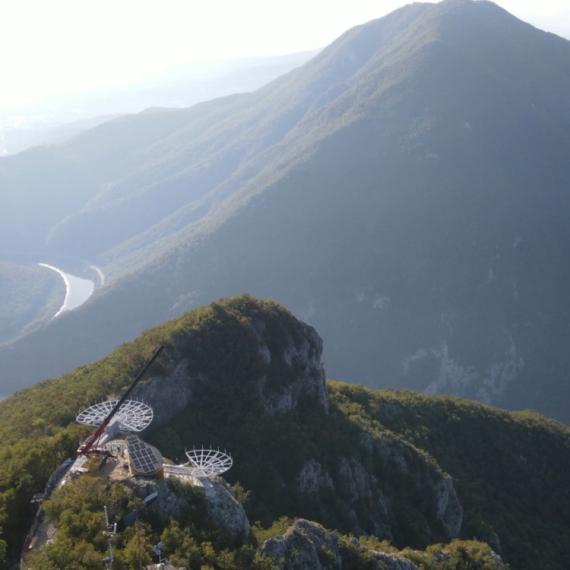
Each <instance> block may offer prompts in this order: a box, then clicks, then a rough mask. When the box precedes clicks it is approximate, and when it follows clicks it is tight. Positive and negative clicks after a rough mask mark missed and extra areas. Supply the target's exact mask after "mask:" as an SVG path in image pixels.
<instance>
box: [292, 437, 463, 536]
mask: <svg viewBox="0 0 570 570" xmlns="http://www.w3.org/2000/svg"><path fill="white" fill-rule="evenodd" d="M359 443H360V445H359V448H360V449H355V452H357V453H359V458H358V459H357V457H356V456H341V457H340V458H339V461H338V465H337V466H336V468H335V469H332V468H329V470H326V469H325V468H324V467H323V465H321V463H319V462H318V461H317V460H315V459H314V458H313V459H309V460H308V461H306V462H305V463H304V464H303V467H302V468H301V470H300V472H299V474H298V475H297V479H296V483H297V487H298V490H299V491H300V492H301V493H303V494H306V495H307V498H310V499H311V500H313V501H320V504H321V510H322V511H323V512H325V513H326V512H327V509H328V503H327V496H328V495H330V492H333V493H335V495H336V496H338V497H339V498H340V499H341V500H342V502H343V505H344V512H345V514H346V516H347V517H348V518H349V519H350V520H351V529H350V531H351V532H352V533H353V534H355V535H363V534H373V535H375V536H378V537H380V538H383V539H388V540H393V538H394V537H393V534H392V531H391V528H390V525H391V522H392V521H393V520H394V519H395V518H396V514H397V510H398V509H399V508H401V507H402V506H403V505H402V503H401V502H400V496H399V494H398V493H395V492H394V485H393V482H394V481H396V480H397V481H402V482H405V486H406V488H407V493H410V494H413V495H415V496H416V497H417V499H418V500H417V501H416V503H417V506H414V508H417V509H418V512H417V514H418V516H420V517H421V518H422V519H423V520H425V521H433V522H432V523H431V526H430V525H428V523H427V522H426V528H425V530H424V533H425V536H426V537H429V538H430V539H433V540H435V541H440V540H445V541H447V540H450V539H452V538H455V537H457V536H459V532H460V530H461V524H462V521H463V508H462V506H461V503H460V502H459V498H458V496H457V493H456V491H455V488H454V486H453V480H452V478H451V477H449V476H447V475H445V474H444V473H442V472H441V471H440V470H439V469H438V468H437V464H436V463H435V461H429V458H427V457H426V456H425V455H424V454H423V453H421V452H420V451H418V450H417V449H415V448H414V447H413V446H411V445H409V444H407V443H406V442H403V441H401V440H399V439H396V438H394V437H389V436H388V435H385V436H382V434H381V435H379V436H378V435H377V436H375V437H373V436H372V435H370V434H369V433H366V432H363V433H362V434H361V436H360V442H359ZM375 463H376V464H378V463H381V464H382V465H383V470H384V475H383V477H380V476H378V475H377V473H376V470H373V469H371V468H370V466H371V465H374V464H375ZM365 464H366V465H367V467H365ZM420 504H421V505H422V506H421V507H420V506H419V505H420ZM405 506H406V508H409V505H405Z"/></svg>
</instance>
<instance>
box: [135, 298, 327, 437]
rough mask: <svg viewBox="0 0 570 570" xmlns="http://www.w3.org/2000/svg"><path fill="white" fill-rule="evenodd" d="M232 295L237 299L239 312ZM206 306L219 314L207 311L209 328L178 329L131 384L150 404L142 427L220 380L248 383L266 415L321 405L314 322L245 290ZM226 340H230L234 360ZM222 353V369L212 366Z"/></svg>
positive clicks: (244, 386) (237, 385)
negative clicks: (148, 373)
mask: <svg viewBox="0 0 570 570" xmlns="http://www.w3.org/2000/svg"><path fill="white" fill-rule="evenodd" d="M232 303H234V304H238V303H239V304H240V305H239V312H238V310H237V309H236V308H235V307H233V305H232ZM210 307H213V309H212V310H213V312H214V313H216V316H218V315H219V318H218V320H216V319H214V318H212V321H213V324H212V327H213V328H214V330H210V331H209V336H208V337H207V338H199V339H193V338H191V335H188V336H186V337H185V336H181V337H180V338H179V339H178V340H177V341H176V342H175V343H174V345H173V346H171V347H169V348H168V350H167V351H165V353H163V356H162V357H161V363H162V364H163V374H162V375H161V376H156V377H153V378H151V379H150V380H148V381H146V382H141V383H140V384H139V385H138V386H137V387H136V389H135V390H134V392H133V397H134V398H137V399H139V400H142V401H146V402H149V403H151V405H152V408H153V411H154V419H153V422H152V424H151V425H150V426H149V428H147V431H146V433H145V435H148V433H151V432H152V431H154V430H156V429H158V428H159V427H161V426H164V425H167V424H168V423H169V422H170V420H171V419H172V418H173V417H174V416H175V415H177V414H179V413H180V412H182V411H183V410H184V409H185V408H187V407H188V406H190V405H195V404H196V403H198V402H199V401H200V399H201V398H203V397H208V392H209V391H211V390H212V389H218V390H219V389H223V386H224V385H225V384H227V385H231V386H232V387H233V388H234V389H238V390H239V391H240V392H243V391H244V390H247V392H248V394H251V396H250V402H249V403H250V404H252V405H254V404H257V405H260V406H261V408H262V410H263V412H264V413H265V414H268V415H275V414H281V413H286V412H289V411H291V410H294V409H297V408H299V407H307V406H310V407H311V409H314V410H316V411H318V412H320V413H328V409H329V399H328V395H327V390H326V376H325V371H324V369H323V366H322V363H321V356H322V352H323V341H322V339H321V337H320V336H319V335H318V334H317V332H316V331H315V329H314V328H313V327H311V326H310V325H307V324H306V323H303V322H302V321H299V320H298V319H297V318H296V317H294V316H293V315H292V314H291V313H290V312H289V311H287V310H286V309H284V308H283V307H281V306H279V305H277V303H274V302H272V301H258V300H255V299H253V298H251V297H249V296H247V295H244V296H242V297H238V298H235V300H229V301H228V304H227V305H224V304H223V303H214V304H212V305H211V306H210ZM266 307H269V308H268V309H267V310H264V309H265V308H266ZM226 347H232V350H233V353H232V354H233V358H234V359H235V360H234V361H233V362H232V361H231V358H232V356H230V357H228V354H227V351H226V350H225V349H226ZM204 355H207V357H206V358H204ZM221 360H223V361H224V362H227V363H228V364H227V366H226V368H225V370H220V368H219V367H218V366H217V365H218V363H219V361H221ZM197 362H200V363H201V364H200V365H197V364H196V363H197ZM243 362H247V363H248V364H249V370H250V371H253V372H251V373H249V374H242V375H240V373H239V372H237V371H236V369H239V368H240V367H241V366H242V364H243ZM232 364H233V367H232ZM251 399H256V400H257V401H256V402H253V401H251Z"/></svg>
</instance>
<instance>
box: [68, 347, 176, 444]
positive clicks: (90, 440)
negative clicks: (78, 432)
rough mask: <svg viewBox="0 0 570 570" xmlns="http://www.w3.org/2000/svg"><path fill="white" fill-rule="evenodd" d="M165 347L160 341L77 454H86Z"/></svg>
mask: <svg viewBox="0 0 570 570" xmlns="http://www.w3.org/2000/svg"><path fill="white" fill-rule="evenodd" d="M165 348H166V343H164V342H163V343H161V345H160V346H159V347H158V349H157V351H156V352H155V353H154V354H153V355H152V356H151V358H150V360H149V361H148V362H147V363H146V365H145V367H144V368H143V369H142V370H141V371H140V372H139V373H138V375H137V377H136V378H135V379H134V380H133V383H132V384H131V385H130V386H129V387H128V389H127V391H126V392H125V393H124V394H123V396H122V398H121V399H120V400H119V401H118V402H117V404H116V405H115V407H114V408H113V409H112V410H111V411H110V412H109V415H108V416H107V417H106V418H105V419H104V420H103V421H102V422H101V425H100V426H99V427H98V428H97V429H96V430H95V432H94V433H93V435H91V436H89V437H88V438H87V439H86V440H85V441H84V442H83V444H82V445H81V446H80V447H79V449H78V450H77V455H87V454H88V453H89V452H90V451H91V448H92V447H93V445H95V443H96V442H97V440H98V439H99V438H100V437H101V434H102V433H103V432H104V431H105V428H106V427H107V426H108V425H109V422H110V421H111V420H112V419H113V416H114V415H115V414H116V413H117V412H118V411H119V408H120V407H121V406H122V405H123V402H124V401H125V400H126V399H127V397H128V396H129V394H130V393H131V392H132V391H133V388H134V387H135V386H136V385H137V384H138V382H139V380H140V379H141V378H142V377H143V376H144V374H145V372H146V371H147V370H148V369H149V368H150V367H151V366H152V363H153V362H154V361H155V360H156V359H157V358H158V357H159V355H160V353H161V352H162V351H163V350H164V349H165Z"/></svg>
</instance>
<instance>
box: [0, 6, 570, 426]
mask: <svg viewBox="0 0 570 570" xmlns="http://www.w3.org/2000/svg"><path fill="white" fill-rule="evenodd" d="M569 94H570V44H569V42H568V41H566V40H563V39H562V38H559V37H557V36H555V35H553V34H549V33H545V32H542V31H539V30H537V29H535V28H533V27H532V26H530V25H528V24H525V23H523V22H521V21H519V20H517V19H516V18H514V17H513V16H511V15H510V14H508V13H507V12H505V11H504V10H502V9H501V8H499V7H498V6H496V5H495V4H492V3H490V2H475V1H471V0H447V1H444V2H441V3H438V4H412V5H409V6H406V7H404V8H402V9H400V10H397V11H395V12H394V13H392V14H390V15H389V16H386V17H385V18H382V19H379V20H376V21H373V22H370V23H368V24H365V25H362V26H359V27H356V28H354V29H352V30H349V31H348V32H346V33H345V34H344V35H343V36H341V37H340V38H339V39H338V40H337V41H335V42H334V43H333V44H331V45H330V46H329V47H328V48H326V49H325V50H323V51H322V52H321V53H319V54H318V55H317V56H316V57H315V58H313V59H312V60H311V61H310V62H308V63H307V64H305V65H304V66H303V67H301V68H299V69H296V70H293V71H291V72H289V73H288V74H286V75H284V76H282V77H280V78H279V79H277V80H275V81H274V82H272V83H271V84H269V85H267V86H265V87H263V88H262V89H260V90H258V91H256V92H255V93H251V94H241V95H235V96H230V97H225V98H221V99H217V100H214V101H210V102H208V103H202V104H199V105H196V106H193V107H190V108H188V109H184V110H179V111H173V110H169V111H166V110H156V111H154V112H148V113H144V114H141V115H137V116H129V117H125V118H123V119H119V120H116V121H113V122H110V123H107V124H105V125H101V126H100V127H98V128H96V129H93V130H91V131H88V132H86V133H84V134H83V135H81V136H79V137H77V138H75V139H73V140H72V141H70V142H68V143H66V144H64V145H59V146H54V147H48V148H45V149H36V150H33V151H28V152H27V153H22V154H20V155H17V156H14V157H8V158H6V159H3V160H2V161H0V188H2V192H3V193H4V195H9V196H10V200H11V208H10V209H7V210H4V209H3V210H2V211H1V212H0V234H1V238H2V242H3V243H5V244H7V247H9V248H12V249H17V248H45V249H46V250H47V251H51V252H62V253H67V254H70V255H73V256H76V257H80V258H85V259H89V260H91V261H92V262H95V263H96V264H97V265H99V266H103V271H104V272H105V274H106V277H107V281H106V282H107V283H108V285H107V286H106V288H103V289H101V290H100V291H99V292H98V293H97V294H96V295H95V296H94V297H93V298H92V300H91V301H90V302H89V303H88V304H86V305H85V306H84V307H83V308H81V309H80V310H78V311H76V312H74V313H72V314H69V315H66V316H65V317H61V318H60V319H56V320H55V321H54V322H53V324H50V325H49V327H47V328H46V329H45V330H42V331H39V332H37V333H34V334H33V335H31V336H29V337H27V338H26V339H24V340H22V341H20V342H19V343H18V344H16V345H14V346H13V347H11V349H10V351H3V352H2V353H0V370H2V378H5V379H6V380H4V385H5V386H6V389H15V388H17V387H19V386H23V385H27V384H30V383H32V382H34V381H37V380H38V379H40V378H42V377H45V376H48V375H58V374H60V373H62V372H64V371H66V370H70V369H71V368H73V367H74V366H76V365H79V364H82V363H85V362H87V361H90V360H95V359H97V358H99V357H101V356H103V355H104V354H105V353H106V352H108V351H109V350H111V349H112V348H113V347H115V346H117V345H118V344H119V343H120V342H122V341H124V340H126V339H129V338H133V337H134V336H136V335H137V334H138V333H139V332H140V331H141V330H142V329H143V328H145V327H149V326H153V325H156V324H158V323H160V322H162V321H164V320H165V319H168V318H172V317H176V316H177V315H180V314H181V313H182V312H184V311H186V310H189V309H192V308H193V307H196V306H197V305H200V304H204V303H207V302H210V301H211V300H213V299H216V298H219V297H223V296H228V295H233V294H238V293H241V292H244V291H248V292H250V293H252V294H254V295H256V296H261V297H272V298H274V299H276V300H278V301H279V302H283V303H284V304H286V305H287V306H288V307H290V308H291V309H292V310H293V311H294V313H295V314H296V315H297V316H299V317H300V318H302V319H304V320H306V321H308V322H309V323H311V324H313V325H314V326H316V327H318V329H319V330H320V331H321V334H322V335H323V337H324V339H325V342H326V346H327V351H326V353H325V356H324V358H325V361H326V364H327V370H328V372H329V374H330V375H331V377H332V378H334V379H337V380H343V381H348V382H352V381H355V382H356V381H357V382H362V383H365V384H367V385H368V386H372V387H389V386H391V387H394V388H404V387H407V388H413V389H416V390H423V391H428V392H433V393H452V394H458V395H462V396H466V397H470V398H475V399H478V400H481V401H483V402H487V403H495V404H497V405H500V406H504V407H507V408H534V409H537V410H540V411H542V412H544V413H546V414H548V415H551V416H553V417H555V418H558V419H561V420H563V421H565V422H570V416H569V415H568V410H567V406H566V405H565V402H566V396H567V395H568V394H569V390H570V385H569V383H568V381H567V374H566V370H567V369H568V367H569V365H570V362H569V361H568V359H569V358H570V357H569V356H567V354H568V351H566V349H565V347H566V345H567V344H568V341H569V340H570V339H569V338H568V337H569V334H570V333H569V331H568V327H567V322H568V318H569V317H570V302H569V299H568V295H567V290H568V288H569V286H570V270H569V269H568V266H567V263H566V257H567V255H566V250H567V244H568V243H569V237H570V236H569V235H568V232H569V230H568V228H569V227H570V225H569V224H568V220H567V212H568V211H570V208H569V207H570V203H569V202H570V196H569V195H568V193H567V192H566V187H567V180H568V179H569V177H570V162H569V161H568V160H567V149H568V148H569V147H570V129H569V126H570V113H569V111H568V106H567V100H568V96H569ZM32 196H33V199H34V200H35V201H36V203H37V207H36V208H31V207H30V199H31V197H32ZM55 355H57V356H55Z"/></svg>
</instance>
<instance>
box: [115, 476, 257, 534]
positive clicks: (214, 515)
mask: <svg viewBox="0 0 570 570" xmlns="http://www.w3.org/2000/svg"><path fill="white" fill-rule="evenodd" d="M126 484H127V485H128V486H129V487H131V488H133V490H134V492H135V494H136V495H137V496H139V497H141V498H143V499H144V498H145V497H148V496H149V495H151V494H152V493H155V492H156V493H157V494H158V497H157V498H156V499H155V500H154V501H153V502H152V503H151V505H150V508H151V509H152V510H154V511H156V512H158V513H160V514H161V515H162V516H164V517H166V518H174V519H177V520H180V519H182V518H183V516H184V514H185V513H186V512H188V510H189V509H190V507H191V505H192V501H193V500H196V498H195V497H194V498H193V497H192V495H190V494H188V493H187V492H185V491H184V489H183V488H182V486H181V484H180V482H179V481H178V480H176V479H170V480H168V479H152V480H149V479H142V478H134V479H131V480H130V481H128V482H127V483H126ZM193 486H194V488H195V489H197V490H198V491H199V492H200V491H201V492H203V493H204V500H205V504H206V512H207V514H208V516H209V517H210V520H211V522H212V523H213V524H214V526H215V527H216V528H218V529H220V530H223V531H225V532H226V533H227V534H228V536H229V537H230V538H231V539H233V540H235V541H241V540H243V539H245V538H247V537H249V535H250V534H251V526H250V524H249V520H248V518H247V515H246V514H245V510H244V508H243V506H242V504H241V503H240V502H239V501H238V500H237V499H236V498H235V496H234V493H233V492H232V490H231V488H230V487H229V485H228V484H227V483H226V482H225V481H224V480H223V479H222V478H220V477H214V478H211V479H206V478H204V479H196V480H195V481H194V484H193Z"/></svg>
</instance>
